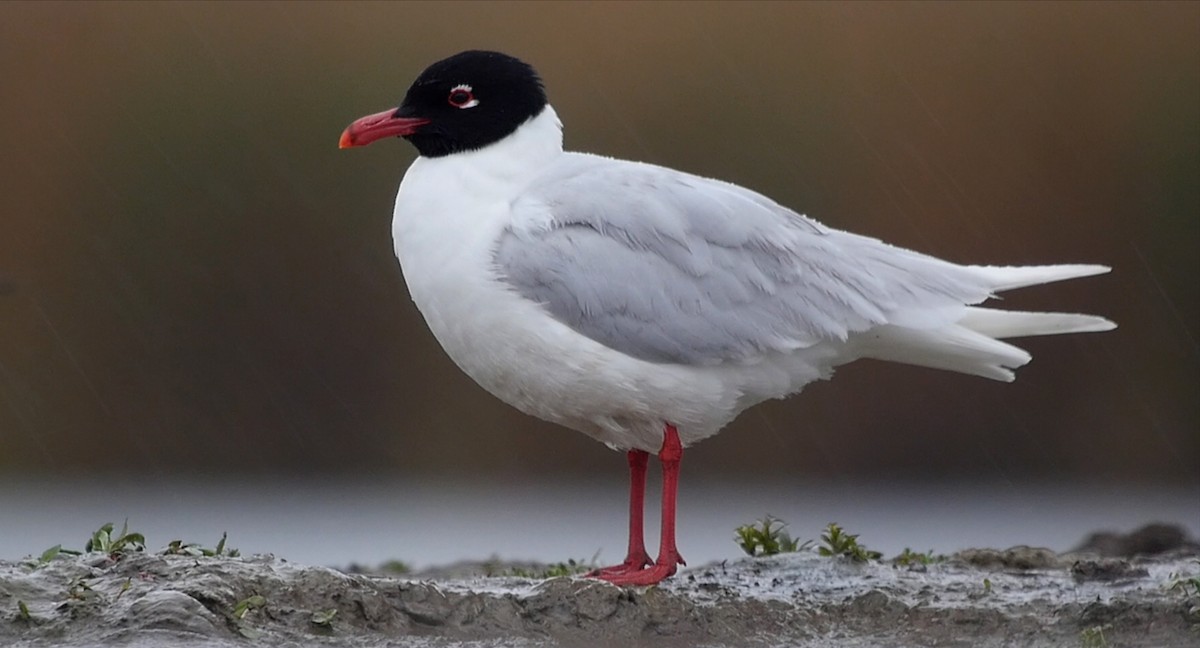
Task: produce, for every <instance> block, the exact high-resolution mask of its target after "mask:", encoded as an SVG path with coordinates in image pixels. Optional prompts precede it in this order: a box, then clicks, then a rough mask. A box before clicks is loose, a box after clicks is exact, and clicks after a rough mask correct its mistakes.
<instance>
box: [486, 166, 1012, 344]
mask: <svg viewBox="0 0 1200 648" xmlns="http://www.w3.org/2000/svg"><path fill="white" fill-rule="evenodd" d="M562 162H563V163H561V164H559V165H557V166H556V167H555V168H554V169H553V170H552V171H548V172H547V173H546V174H545V175H543V176H542V177H541V178H539V180H538V182H536V183H535V184H534V185H533V186H531V187H529V188H528V189H527V190H526V191H525V192H524V193H523V194H522V197H521V198H520V199H518V200H517V201H516V202H515V203H514V204H513V211H514V213H515V214H516V215H517V218H516V219H515V222H514V225H513V226H511V227H510V228H509V229H508V230H506V231H505V232H504V233H503V235H502V236H501V238H500V240H499V241H498V242H497V247H496V249H495V258H494V262H495V266H496V270H497V273H498V274H499V276H500V277H502V279H503V280H504V281H506V282H507V283H508V284H509V285H511V286H512V287H513V289H515V290H516V291H517V292H518V293H519V294H521V295H522V296H524V297H525V298H527V299H530V300H533V301H536V302H538V303H540V304H542V305H543V306H544V307H545V308H546V310H547V311H548V312H549V313H550V314H551V315H552V316H553V317H555V318H556V319H558V320H559V321H561V322H563V323H564V324H566V325H568V326H570V327H571V328H573V329H574V330H576V331H578V332H579V333H582V334H583V335H586V336H587V337H589V338H591V339H593V340H596V341H598V342H600V343H602V344H605V345H607V346H609V347H611V348H613V349H615V350H617V351H621V352H623V353H626V354H628V355H631V356H634V357H637V358H640V359H643V360H648V361H652V362H660V363H681V364H687V365H711V364H720V363H725V362H753V361H754V360H755V359H757V358H759V357H762V356H764V355H767V354H772V353H787V352H789V351H794V350H796V349H799V348H805V347H808V346H811V345H813V344H816V343H818V342H821V341H823V340H845V339H847V338H848V337H849V336H850V335H852V334H854V333H856V332H861V331H866V330H868V329H870V328H872V327H875V326H879V325H882V324H894V325H898V326H903V327H910V328H916V329H928V328H935V327H938V326H942V325H945V324H948V323H951V322H953V321H955V320H956V319H957V318H958V317H960V316H961V315H962V313H963V311H964V307H965V305H966V304H974V303H978V302H980V301H983V300H984V299H986V298H987V297H989V296H990V295H991V287H990V285H989V282H988V281H987V280H986V279H985V278H984V277H982V276H980V275H979V274H978V273H976V272H974V271H973V270H972V269H970V268H968V267H964V266H959V265H956V264H952V263H949V262H946V261H942V260H940V259H936V258H934V257H930V256H927V255H923V254H919V253H916V252H912V251H909V250H904V249H901V248H897V247H893V246H891V245H888V244H886V243H883V242H881V241H878V240H875V239H871V238H868V237H863V236H858V235H854V234H849V233H846V232H840V231H837V230H832V229H829V228H826V227H824V226H822V225H820V224H819V223H817V222H815V221H813V220H810V219H808V218H805V217H804V216H801V215H799V214H797V213H795V212H793V211H791V210H789V209H787V208H785V207H782V206H780V205H778V204H776V203H775V202H773V201H771V200H770V199H768V198H766V197H764V196H762V195H760V194H757V193H754V192H752V191H750V190H747V189H743V188H741V187H737V186H735V185H731V184H727V183H724V182H720V181H717V180H709V179H706V178H701V177H698V176H693V175H689V174H685V173H681V172H677V171H673V170H670V169H665V168H662V167H657V166H652V165H646V164H639V163H635V162H622V161H616V160H609V159H607V158H598V157H594V156H590V155H584V154H568V155H567V156H565V159H564V160H563V161H562ZM601 187H603V188H606V189H608V191H609V192H608V193H606V194H605V193H601V194H598V192H597V188H601ZM597 195H599V198H592V197H593V196H597Z"/></svg>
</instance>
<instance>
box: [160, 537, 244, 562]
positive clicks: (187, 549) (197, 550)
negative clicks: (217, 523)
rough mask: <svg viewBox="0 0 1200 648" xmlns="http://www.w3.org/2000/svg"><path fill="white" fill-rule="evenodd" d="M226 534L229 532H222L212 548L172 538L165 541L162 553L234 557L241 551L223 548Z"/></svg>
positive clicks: (169, 554)
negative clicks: (165, 544)
mask: <svg viewBox="0 0 1200 648" xmlns="http://www.w3.org/2000/svg"><path fill="white" fill-rule="evenodd" d="M228 535H229V534H227V533H222V534H221V539H220V540H218V541H217V546H216V547H214V548H212V549H209V548H207V547H202V546H200V545H199V544H198V543H195V542H188V543H184V541H183V540H172V541H170V542H169V543H167V548H166V549H163V550H162V553H163V554H164V555H168V556H173V555H180V556H196V557H200V556H207V557H209V558H212V557H214V556H228V557H230V558H236V557H238V556H240V555H241V552H239V551H238V550H237V549H228V550H226V548H225V541H226V539H227V538H228Z"/></svg>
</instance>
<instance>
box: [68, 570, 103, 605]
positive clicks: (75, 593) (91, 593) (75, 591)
mask: <svg viewBox="0 0 1200 648" xmlns="http://www.w3.org/2000/svg"><path fill="white" fill-rule="evenodd" d="M97 596H99V594H97V593H96V590H93V589H92V586H91V585H88V582H87V578H85V577H83V576H80V577H79V578H76V579H75V580H72V581H71V582H70V583H68V584H67V598H69V599H72V600H76V601H88V600H91V599H94V598H96V597H97Z"/></svg>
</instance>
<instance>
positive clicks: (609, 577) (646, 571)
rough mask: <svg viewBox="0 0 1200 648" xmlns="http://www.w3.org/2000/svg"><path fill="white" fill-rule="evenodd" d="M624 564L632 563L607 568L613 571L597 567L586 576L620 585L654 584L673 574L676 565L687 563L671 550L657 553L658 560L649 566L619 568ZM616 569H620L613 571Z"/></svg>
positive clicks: (647, 561)
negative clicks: (660, 553) (667, 552)
mask: <svg viewBox="0 0 1200 648" xmlns="http://www.w3.org/2000/svg"><path fill="white" fill-rule="evenodd" d="M649 562H650V561H649V559H647V560H646V563H643V564H649ZM626 564H629V565H632V564H633V563H622V564H621V565H617V566H616V567H609V568H607V569H608V570H614V571H606V570H605V569H598V570H596V571H594V572H591V573H589V574H588V576H591V577H593V578H599V579H600V580H604V581H608V582H610V583H612V584H613V585H621V586H623V585H634V586H644V585H656V584H658V583H660V582H662V581H663V580H665V579H666V578H668V577H669V576H672V575H674V574H675V566H676V565H686V564H687V563H685V562H684V561H683V558H682V557H681V556H680V555H679V552H677V551H672V552H670V553H669V554H667V555H665V556H664V555H659V557H658V560H657V561H655V562H654V564H651V565H650V566H649V567H644V568H642V567H639V568H632V567H631V568H630V569H621V568H623V567H625V565H626ZM618 569H619V570H620V571H615V570H618Z"/></svg>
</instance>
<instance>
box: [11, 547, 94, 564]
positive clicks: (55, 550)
mask: <svg viewBox="0 0 1200 648" xmlns="http://www.w3.org/2000/svg"><path fill="white" fill-rule="evenodd" d="M81 553H83V552H82V551H75V550H73V549H63V546H62V545H60V544H56V545H54V546H53V547H50V548H49V549H47V550H45V551H43V552H42V553H41V555H40V556H38V557H37V558H36V559H26V560H25V561H24V562H23V564H24V565H25V566H26V567H33V568H35V569H36V568H38V567H42V566H44V565H48V564H50V561H52V560H54V559H55V558H58V557H59V556H60V555H67V556H78V555H79V554H81Z"/></svg>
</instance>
